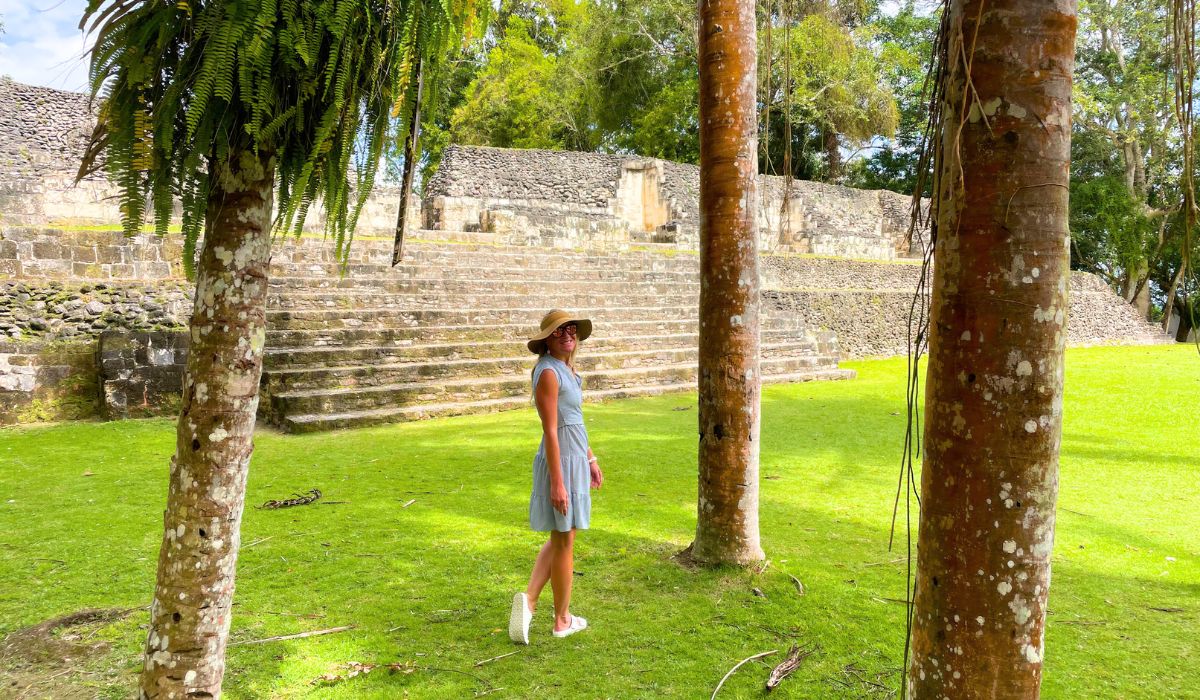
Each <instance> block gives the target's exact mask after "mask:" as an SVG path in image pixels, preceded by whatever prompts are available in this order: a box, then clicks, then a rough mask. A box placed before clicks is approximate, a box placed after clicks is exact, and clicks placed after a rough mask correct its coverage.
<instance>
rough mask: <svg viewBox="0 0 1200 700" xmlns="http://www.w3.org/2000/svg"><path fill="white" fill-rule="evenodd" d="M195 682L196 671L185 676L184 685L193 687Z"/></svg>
mask: <svg viewBox="0 0 1200 700" xmlns="http://www.w3.org/2000/svg"><path fill="white" fill-rule="evenodd" d="M194 682H196V672H195V671H194V670H192V671H188V672H187V673H185V674H183V684H184V685H191V684H192V683H194Z"/></svg>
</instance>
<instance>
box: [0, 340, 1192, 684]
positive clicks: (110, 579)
mask: <svg viewBox="0 0 1200 700" xmlns="http://www.w3.org/2000/svg"><path fill="white" fill-rule="evenodd" d="M845 365H846V366H849V367H852V368H855V369H857V370H858V371H859V378H858V379H857V380H854V381H852V382H839V383H813V384H800V385H789V386H771V387H768V388H767V389H766V390H765V391H764V392H763V417H764V418H763V429H762V440H763V442H762V476H763V481H762V506H761V516H762V539H763V546H764V548H765V550H766V552H767V555H768V557H769V558H770V565H769V566H768V567H767V568H766V569H765V571H763V572H762V573H757V574H756V573H753V572H749V571H741V570H733V569H727V570H718V571H688V570H685V569H683V568H681V567H680V566H678V565H677V564H675V563H674V562H673V561H672V560H671V558H670V557H671V555H672V554H675V553H676V552H678V551H679V550H681V549H683V548H684V547H685V546H686V545H687V544H688V543H689V542H690V541H691V537H692V534H693V532H694V527H695V497H696V484H695V479H696V464H695V462H696V456H695V455H696V452H695V445H696V437H695V435H696V432H695V431H696V414H695V408H694V406H695V396H694V395H673V396H665V397H659V398H650V399H639V400H629V401H620V402H613V403H609V404H604V405H594V406H590V407H587V409H586V414H587V416H588V421H589V430H590V433H591V438H592V443H593V447H594V448H595V451H596V453H597V455H598V456H599V458H600V460H601V463H602V465H603V466H604V468H605V474H606V481H605V487H604V490H603V491H601V492H598V493H596V494H595V496H594V513H593V521H592V525H593V529H592V530H590V531H587V532H584V533H581V534H580V536H579V539H578V545H577V560H576V569H577V570H578V571H579V573H580V575H579V576H578V577H577V579H576V595H575V604H574V605H573V609H574V611H575V612H576V613H578V614H580V615H583V616H585V617H587V618H588V619H589V620H590V622H591V625H592V629H590V630H588V631H586V632H585V633H582V634H579V635H576V636H574V637H571V638H569V639H566V640H556V639H552V638H551V636H550V615H549V614H548V611H549V610H550V595H549V589H547V591H546V593H545V595H544V598H543V600H542V606H543V607H542V608H541V610H540V611H539V614H538V615H537V616H536V617H535V618H534V629H533V631H532V633H531V637H532V639H531V642H532V643H531V645H530V646H528V647H515V646H513V645H512V644H511V643H510V642H509V640H508V637H507V634H506V622H507V615H508V605H509V601H510V599H511V596H512V593H513V592H514V591H516V590H520V589H523V588H524V585H525V581H526V578H527V576H528V573H529V567H530V565H531V564H532V560H533V556H534V553H535V551H536V549H537V547H538V546H539V545H540V543H541V541H542V536H541V535H539V534H537V533H533V532H530V531H529V530H528V527H527V525H526V508H527V504H528V489H529V481H530V461H531V458H532V455H533V451H534V449H535V448H536V445H537V440H538V433H539V426H538V421H537V418H536V414H535V412H534V410H533V408H532V407H530V408H529V409H528V410H523V411H515V412H510V413H504V414H499V415H491V416H479V417H467V418H457V419H443V420H433V421H428V422H423V423H411V424H405V425H397V426H391V427H384V428H377V429H367V430H358V431H352V432H341V433H327V434H316V435H305V436H288V435H279V434H275V433H272V432H266V431H263V432H260V433H259V435H258V440H257V450H256V452H255V456H254V462H253V465H252V467H251V473H250V483H249V487H248V496H247V501H248V503H250V504H260V503H262V502H263V501H266V500H268V499H271V498H283V497H287V496H289V495H291V494H292V493H294V492H300V491H306V490H308V489H310V488H319V489H321V491H323V492H324V494H325V498H324V499H323V500H324V501H325V502H326V503H321V504H317V505H310V506H304V507H297V508H292V509H286V510H276V511H271V510H256V509H254V508H247V510H246V515H245V520H244V523H243V530H242V543H243V549H242V553H241V557H240V561H239V567H238V588H237V595H236V607H235V616H234V621H233V631H232V640H233V641H234V642H237V641H247V640H254V639H260V638H263V637H269V636H273V635H285V634H292V633H298V632H303V631H308V630H319V629H325V628H331V627H337V626H342V625H355V626H356V627H355V629H353V630H351V631H348V632H341V633H338V634H331V635H327V636H321V637H311V638H307V639H298V640H292V641H283V642H272V643H266V644H260V645H247V646H233V647H231V648H230V650H229V655H228V673H227V676H226V683H225V689H226V693H227V697H230V698H260V697H272V698H274V697H280V698H300V697H320V698H351V697H353V698H361V697H378V698H397V697H411V698H457V697H471V696H472V695H475V694H482V693H485V692H488V691H491V692H490V693H489V696H490V697H513V698H521V697H569V698H640V697H664V696H667V697H687V698H698V697H704V698H707V697H708V696H709V694H710V693H711V692H712V689H713V687H714V686H715V685H716V683H717V681H718V680H719V679H720V678H721V676H722V675H724V674H725V672H726V671H727V670H728V669H729V668H730V667H732V666H733V665H734V664H735V663H737V662H738V661H739V660H741V659H743V658H745V657H747V656H750V655H752V654H756V653H758V652H763V651H767V650H770V649H781V650H786V649H787V647H788V646H789V645H790V644H791V643H792V642H798V643H801V644H809V645H816V646H817V647H819V650H818V651H817V653H816V654H814V655H813V656H812V657H811V658H809V659H808V660H807V661H806V662H805V663H804V665H803V666H802V667H801V668H800V670H799V671H797V672H796V673H795V674H794V675H793V676H792V677H791V678H789V679H787V680H785V681H784V683H783V685H782V686H781V687H780V688H779V690H777V691H776V693H775V695H777V696H779V697H786V698H846V697H889V696H890V694H889V693H888V692H887V691H885V690H882V689H880V688H879V687H877V686H875V685H872V684H873V683H879V684H881V685H882V686H884V687H885V688H887V689H894V688H896V685H897V682H898V671H899V668H900V665H901V655H902V650H903V643H904V639H903V635H904V617H903V611H904V606H903V604H902V603H900V602H898V600H899V599H903V598H904V597H905V563H904V561H903V560H902V559H900V557H902V556H903V551H902V549H898V550H897V551H893V552H889V551H888V549H887V539H888V523H889V519H890V516H891V509H892V500H893V497H894V492H895V488H896V477H897V474H898V468H899V461H900V445H901V438H902V434H903V428H904V418H903V414H904V398H903V396H904V394H903V372H904V361H903V360H902V359H901V360H885V361H870V362H854V363H845ZM1067 367H1068V369H1067V389H1066V403H1065V409H1064V411H1065V428H1064V436H1063V450H1062V471H1061V477H1060V499H1059V517H1058V532H1057V538H1056V543H1055V550H1054V555H1053V565H1054V579H1053V587H1052V589H1051V592H1050V605H1049V609H1050V617H1049V623H1048V631H1047V635H1046V637H1047V639H1046V668H1045V681H1044V686H1043V687H1044V697H1047V698H1069V699H1072V700H1074V699H1077V698H1197V697H1200V479H1198V478H1197V469H1196V465H1197V462H1198V461H1200V458H1198V457H1197V456H1196V450H1195V449H1194V444H1195V441H1196V439H1197V438H1198V437H1200V430H1198V428H1200V419H1198V418H1197V415H1198V414H1197V410H1196V397H1197V395H1198V392H1200V357H1198V356H1197V354H1196V351H1195V349H1194V348H1192V347H1178V346H1177V347H1153V348H1093V349H1078V350H1072V351H1070V352H1069V353H1068V364H1067ZM173 440H174V427H173V424H172V422H171V421H167V420H147V421H125V422H116V423H77V424H64V425H57V426H49V427H31V428H17V429H5V430H0V635H4V634H9V633H12V632H14V631H17V630H20V629H22V628H26V627H28V626H31V625H35V624H37V623H38V622H40V621H43V620H46V619H48V618H52V617H55V616H59V615H64V614H67V613H70V612H74V611H77V610H80V609H83V608H139V609H138V610H135V611H134V612H133V613H132V614H130V615H129V616H128V617H127V618H125V619H124V620H119V621H116V622H110V623H94V624H91V625H83V626H80V627H76V628H69V629H65V630H60V631H58V632H57V633H56V634H57V635H58V637H57V638H56V639H57V641H61V642H62V643H64V644H70V645H74V648H75V651H74V652H72V654H73V657H72V658H73V660H72V661H71V662H63V661H62V660H61V659H60V658H57V657H56V655H55V654H53V653H49V652H46V651H45V650H44V649H43V650H42V651H43V652H44V653H42V654H41V656H40V657H39V656H38V654H37V653H35V652H36V650H33V651H30V650H29V649H24V650H22V649H19V648H18V649H16V650H14V649H13V648H9V649H8V650H7V651H5V649H4V646H5V645H4V644H3V643H0V696H5V697H9V696H12V697H22V696H24V697H55V698H73V697H80V698H85V697H86V698H90V697H97V696H98V697H112V698H118V697H128V696H129V695H130V693H131V689H132V688H133V687H134V683H135V680H136V673H137V670H138V668H139V667H140V651H141V645H142V643H143V638H144V635H145V632H144V630H143V625H144V624H145V623H146V616H147V613H146V612H145V610H143V609H140V608H142V607H143V606H145V605H146V604H147V603H148V602H149V598H150V594H151V590H152V587H153V581H154V567H155V561H156V556H157V549H158V544H159V538H160V536H161V522H162V521H161V513H162V508H163V502H164V499H165V494H166V488H165V486H166V477H167V462H168V459H169V457H170V455H171V452H172V448H173ZM409 501H413V503H412V504H411V505H409V506H408V507H402V506H403V505H404V504H405V503H407V502H409ZM334 502H337V503H334ZM914 531H915V528H914ZM901 535H903V530H901ZM901 542H902V540H901ZM789 575H792V576H795V577H797V578H798V579H799V580H801V581H803V584H804V589H805V593H804V595H803V596H801V595H798V593H797V591H796V589H795V587H794V586H793V583H792V580H791V578H790V577H789ZM755 588H757V589H759V590H760V591H761V592H762V593H763V594H764V595H763V596H759V595H756V594H755V593H754V590H753V589H755ZM19 636H20V635H18V637H19ZM10 640H11V638H10ZM84 648H87V649H90V651H87V652H82V651H80V649H84ZM512 651H516V652H517V653H516V654H514V655H512V656H507V657H505V658H502V659H499V660H496V661H493V662H490V663H487V664H485V665H483V666H479V667H476V666H475V663H476V662H478V661H481V660H484V659H488V658H491V657H496V656H499V655H501V654H506V653H508V652H512ZM61 655H63V654H59V655H58V656H61ZM31 658H35V659H36V658H40V660H38V661H36V662H35V661H31V660H30V659H31ZM778 660H779V659H778V657H777V658H775V659H770V658H768V659H765V660H764V661H763V662H762V663H751V664H747V665H746V666H744V667H742V669H741V670H739V671H738V673H737V674H735V675H734V676H733V677H732V678H731V679H730V680H729V681H727V682H726V684H725V687H724V688H723V689H722V691H721V697H729V698H733V697H743V698H751V697H761V695H762V691H761V689H762V685H763V682H764V680H765V678H766V675H767V668H768V667H769V665H771V664H772V662H774V661H778ZM351 661H357V662H363V663H381V664H387V663H404V664H408V667H407V668H408V669H409V670H410V672H398V673H388V672H387V671H385V670H382V669H380V670H376V671H374V672H372V673H370V674H369V675H366V676H361V677H357V678H353V679H349V680H347V681H345V682H342V683H339V684H336V685H332V686H327V687H317V686H313V685H312V684H311V681H313V680H314V679H315V678H317V677H318V676H320V675H321V674H324V673H329V672H334V671H338V669H339V666H340V665H341V664H345V663H347V662H351ZM22 694H24V695H22Z"/></svg>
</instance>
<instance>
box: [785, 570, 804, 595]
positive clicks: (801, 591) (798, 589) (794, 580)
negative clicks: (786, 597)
mask: <svg viewBox="0 0 1200 700" xmlns="http://www.w3.org/2000/svg"><path fill="white" fill-rule="evenodd" d="M784 573H787V572H784ZM788 578H790V579H791V580H792V585H793V586H795V587H796V593H798V594H800V595H804V584H803V583H800V579H798V578H796V577H795V576H792V575H791V574H788Z"/></svg>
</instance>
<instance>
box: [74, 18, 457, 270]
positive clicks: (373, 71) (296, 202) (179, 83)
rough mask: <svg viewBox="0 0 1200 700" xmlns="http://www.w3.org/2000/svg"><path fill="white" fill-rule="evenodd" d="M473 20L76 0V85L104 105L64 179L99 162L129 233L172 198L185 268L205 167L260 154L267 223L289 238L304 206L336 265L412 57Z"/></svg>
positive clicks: (436, 53)
mask: <svg viewBox="0 0 1200 700" xmlns="http://www.w3.org/2000/svg"><path fill="white" fill-rule="evenodd" d="M475 10H476V5H475V3H474V2H462V3H444V2H441V1H439V0H374V1H369V2H357V1H352V0H303V1H301V0H201V1H196V0H177V1H175V2H168V1H166V0H154V1H152V2H140V3H131V2H124V1H123V0H89V3H88V6H87V10H86V12H85V13H84V17H83V20H82V22H81V25H80V26H81V27H86V28H87V29H88V31H90V32H91V33H93V34H94V36H95V47H94V48H93V50H92V54H91V86H92V93H93V95H94V96H100V97H103V100H104V101H103V104H102V106H101V109H100V115H99V121H98V124H97V127H96V131H95V133H94V134H93V136H92V141H91V144H90V146H89V149H88V157H87V158H86V159H85V162H84V165H83V167H82V168H81V171H80V172H81V174H82V173H84V172H85V171H87V170H88V169H90V168H92V167H94V163H95V162H96V159H97V158H98V157H99V156H100V155H101V154H103V155H104V157H105V159H106V165H107V169H108V172H109V175H110V177H111V178H112V179H113V181H114V182H116V183H117V184H118V185H119V186H120V187H121V190H122V199H121V211H122V218H123V221H124V226H125V230H126V232H127V233H130V234H132V233H135V232H137V231H138V230H140V228H141V225H142V221H143V219H144V216H145V214H146V213H147V212H146V208H147V201H148V202H149V207H150V212H149V213H150V214H151V216H152V217H153V219H154V221H155V224H156V229H157V231H158V232H159V233H165V232H166V230H167V227H168V224H169V222H170V219H171V213H172V206H173V200H175V199H178V200H179V201H181V202H182V206H183V232H184V234H185V237H186V241H187V245H186V246H185V252H184V263H185V265H187V266H188V267H189V271H190V266H191V265H192V262H193V258H194V245H195V242H196V240H197V238H198V237H199V234H200V232H201V229H202V227H203V224H204V217H205V210H206V207H207V204H208V196H209V193H210V191H212V189H213V186H214V183H213V181H212V175H213V172H214V167H213V166H214V163H218V162H221V161H224V160H226V159H229V158H231V157H236V154H238V153H243V152H246V151H250V150H253V151H255V152H259V153H266V154H268V155H271V156H273V157H274V159H275V163H276V164H277V165H276V168H277V172H276V181H277V183H278V197H277V201H278V207H279V213H278V218H277V220H276V227H277V228H279V229H281V230H288V229H290V230H294V231H296V232H299V230H300V228H301V227H302V225H303V223H304V219H305V216H306V214H307V211H308V209H309V206H310V205H311V204H312V202H313V201H314V200H315V199H317V198H318V197H319V198H321V199H323V200H324V206H325V209H326V212H327V223H326V226H327V232H328V233H329V234H331V235H332V237H333V238H334V240H335V242H336V245H337V247H338V251H339V253H340V254H344V253H345V252H346V246H347V244H348V243H349V235H350V234H351V233H352V232H353V230H354V225H355V221H356V219H357V217H358V213H359V210H360V208H361V207H362V204H363V203H364V202H365V200H366V197H367V196H368V194H369V193H370V190H371V187H372V185H373V184H374V178H375V173H376V169H377V164H378V161H379V158H380V156H381V154H382V152H383V150H384V147H385V145H386V144H387V143H388V141H389V139H394V138H397V136H398V134H397V133H396V130H397V128H398V127H397V125H401V126H399V128H401V129H402V128H403V125H404V124H406V123H407V121H406V120H405V119H404V118H403V116H404V115H405V114H408V113H410V112H409V110H411V108H412V104H413V101H414V99H415V87H416V86H415V81H414V74H415V70H416V67H417V65H418V63H419V61H420V60H421V59H424V60H426V61H429V62H431V63H437V62H438V61H440V60H441V59H442V58H443V57H444V56H445V55H446V47H447V45H448V42H449V41H450V40H451V39H452V38H453V37H454V36H455V35H456V34H458V33H459V32H461V31H463V30H464V29H469V25H470V22H471V21H472V19H473V17H472V15H473V13H474V12H475ZM393 117H400V118H399V119H393Z"/></svg>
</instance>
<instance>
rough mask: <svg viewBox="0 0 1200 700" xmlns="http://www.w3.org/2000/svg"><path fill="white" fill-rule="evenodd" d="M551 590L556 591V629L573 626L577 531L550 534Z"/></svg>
mask: <svg viewBox="0 0 1200 700" xmlns="http://www.w3.org/2000/svg"><path fill="white" fill-rule="evenodd" d="M550 553H551V557H552V559H551V562H550V588H551V589H553V591H554V629H555V631H558V630H564V629H566V628H567V627H570V626H571V581H572V576H573V575H574V567H575V530H574V529H572V530H571V531H570V532H553V531H552V532H551V533H550Z"/></svg>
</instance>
